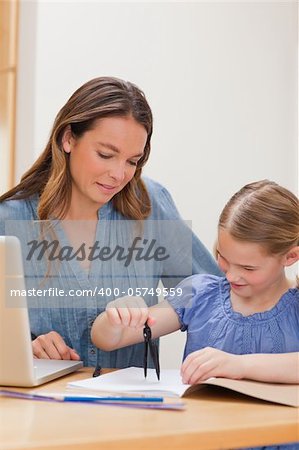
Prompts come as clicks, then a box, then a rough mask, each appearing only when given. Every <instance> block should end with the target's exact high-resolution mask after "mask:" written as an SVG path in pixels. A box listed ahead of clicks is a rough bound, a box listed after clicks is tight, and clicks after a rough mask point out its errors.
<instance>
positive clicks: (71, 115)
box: [0, 77, 153, 220]
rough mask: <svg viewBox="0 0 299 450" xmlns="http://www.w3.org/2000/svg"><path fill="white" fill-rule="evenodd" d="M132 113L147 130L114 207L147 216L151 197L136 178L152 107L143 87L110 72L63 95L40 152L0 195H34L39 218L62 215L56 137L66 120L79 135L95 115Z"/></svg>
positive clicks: (64, 157) (61, 166)
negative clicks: (134, 166) (64, 98)
mask: <svg viewBox="0 0 299 450" xmlns="http://www.w3.org/2000/svg"><path fill="white" fill-rule="evenodd" d="M128 116H132V117H133V118H134V119H135V120H136V121H137V122H138V123H139V124H141V125H142V126H143V127H144V128H145V130H146V132H147V141H146V144H145V148H144V154H143V156H142V158H141V159H140V160H139V161H138V165H137V169H136V172H135V174H134V177H133V178H132V180H131V181H130V182H129V183H128V184H127V185H126V186H125V187H124V189H122V191H120V192H119V193H117V194H116V195H115V196H114V197H113V200H112V201H113V204H114V206H115V208H116V210H117V211H119V212H120V213H121V214H123V215H124V217H126V218H129V219H136V220H142V219H145V218H146V217H148V216H149V214H150V211H151V202H150V198H149V194H148V192H147V189H146V187H145V185H144V183H143V181H142V180H141V172H142V167H143V166H144V164H145V163H146V161H147V159H148V157H149V154H150V141H151V136H152V128H153V119H152V112H151V109H150V107H149V105H148V103H147V100H146V98H145V96H144V94H143V92H142V91H141V90H140V89H139V88H138V87H137V86H135V85H134V84H133V83H130V82H128V81H123V80H120V79H118V78H112V77H99V78H95V79H93V80H90V81H88V82H87V83H85V84H84V85H83V86H81V87H80V88H79V89H77V90H76V91H75V92H74V94H73V95H72V96H71V97H70V98H69V100H68V101H67V102H66V104H65V105H64V106H63V108H62V109H61V110H60V111H59V113H58V114H57V116H56V119H55V122H54V125H53V128H52V131H51V134H50V138H49V141H48V143H47V145H46V148H45V150H44V152H43V153H42V154H41V156H40V157H39V158H38V159H37V161H36V162H35V163H34V164H33V166H32V167H31V168H30V169H29V170H28V171H27V172H26V173H25V174H24V175H23V177H22V179H21V182H20V183H19V184H18V185H17V186H16V187H14V188H13V189H11V190H10V191H8V192H6V193H5V194H4V195H2V196H1V197H0V202H2V201H5V200H9V199H26V198H29V197H31V196H33V195H36V194H37V195H38V196H39V204H38V216H39V219H40V220H48V219H50V218H51V217H53V214H55V218H57V219H63V218H64V216H65V214H66V212H67V211H68V208H69V206H70V200H71V191H72V180H71V174H70V169H69V154H68V153H66V152H65V151H64V150H63V147H62V137H63V134H64V132H65V130H66V128H67V127H68V126H70V128H71V132H72V135H73V136H74V137H75V138H80V137H81V136H83V134H84V133H85V132H86V131H89V130H91V129H92V128H93V126H94V124H95V122H96V121H97V120H98V119H102V118H106V117H128Z"/></svg>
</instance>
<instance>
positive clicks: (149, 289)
mask: <svg viewBox="0 0 299 450" xmlns="http://www.w3.org/2000/svg"><path fill="white" fill-rule="evenodd" d="M151 135H152V113H151V109H150V107H149V105H148V103H147V101H146V98H145V96H144V94H143V93H142V92H141V91H140V90H139V89H138V88H137V87H136V86H135V85H133V84H132V83H129V82H125V81H123V80H120V79H116V78H111V77H100V78H96V79H93V80H91V81H89V82H87V83H86V84H84V85H83V86H81V87H80V88H79V89H78V90H77V91H76V92H75V93H74V94H73V95H72V96H71V97H70V99H69V100H68V101H67V103H66V104H65V105H64V107H63V108H62V109H61V110H60V112H59V113H58V115H57V117H56V119H55V122H54V125H53V129H52V132H51V134H50V138H49V141H48V144H47V146H46V148H45V150H44V152H43V153H42V154H41V156H40V157H39V158H38V160H37V161H36V162H35V163H34V164H33V166H32V167H31V168H30V169H29V171H28V172H26V173H25V175H24V176H23V178H22V180H21V182H20V183H19V184H18V185H17V186H16V187H15V188H13V189H11V190H10V191H8V192H7V193H6V194H4V195H2V197H0V234H13V235H17V236H19V238H20V240H21V243H22V247H23V252H24V256H26V258H25V272H26V282H27V288H28V289H29V288H32V289H31V290H30V294H32V296H31V297H30V298H29V297H28V302H29V315H30V322H31V329H32V333H33V334H34V335H35V336H37V337H36V339H34V340H33V352H34V355H35V356H36V357H38V358H53V359H60V358H63V359H79V358H81V359H82V360H83V361H84V363H85V365H90V366H93V365H96V364H101V365H102V366H104V367H125V366H128V365H137V366H138V365H141V364H142V361H143V359H142V358H143V348H142V347H141V346H140V345H139V346H138V345H135V346H131V347H128V348H126V349H121V350H117V351H114V352H107V353H106V352H103V351H100V350H96V349H95V347H94V346H93V345H92V343H91V339H90V330H91V326H92V324H93V321H94V319H95V318H96V317H97V315H98V314H99V313H100V312H102V311H103V310H104V309H105V306H106V304H107V303H108V302H109V301H111V300H113V299H114V298H116V297H120V296H122V295H136V294H137V295H138V294H140V293H141V294H142V295H143V297H144V298H145V300H146V302H147V303H148V304H149V305H151V304H154V303H156V302H157V297H158V294H159V293H160V291H159V288H158V283H159V281H160V280H162V282H163V285H164V286H165V287H166V288H169V289H170V288H174V286H176V284H177V283H178V282H179V281H180V280H181V279H183V278H185V277H186V276H188V275H191V274H192V273H203V272H204V273H205V272H208V273H213V274H219V270H218V269H217V266H216V263H215V262H214V260H213V259H212V257H211V255H210V254H209V253H208V252H207V250H206V249H205V247H204V246H203V245H202V244H201V242H200V241H199V240H198V239H197V238H196V237H195V236H194V235H193V234H191V233H190V232H189V229H188V227H187V226H186V225H185V224H184V223H183V221H182V220H181V219H180V216H179V214H178V212H177V210H176V207H175V205H174V203H173V201H172V198H171V196H170V195H169V193H168V192H167V191H166V189H165V188H163V187H162V186H161V185H159V184H158V183H155V182H153V181H151V180H148V179H146V180H145V179H142V178H141V172H142V167H143V166H144V164H145V163H146V161H147V160H148V157H149V154H150V142H151ZM20 220H22V223H20ZM36 221H47V222H42V223H43V224H44V225H45V224H48V223H49V221H50V223H51V224H52V228H51V230H52V231H51V230H50V231H49V228H48V229H47V228H46V227H45V226H43V227H40V224H41V222H36ZM136 221H138V222H137V226H136ZM36 223H38V228H36V226H35V225H36ZM36 229H38V232H37V234H36ZM32 230H34V231H33V232H32ZM41 230H42V231H41ZM45 230H46V231H45ZM47 230H48V231H47ZM32 233H33V234H32ZM47 233H48V234H47ZM49 236H51V237H52V240H51V239H50V238H49ZM45 237H46V238H47V239H43V238H45ZM191 255H193V256H192V257H191ZM57 261H58V263H57ZM37 286H38V287H40V288H41V289H42V297H38V296H36V295H34V289H33V288H36V287H37ZM138 289H139V291H138ZM140 289H143V291H140ZM84 292H85V293H86V295H84Z"/></svg>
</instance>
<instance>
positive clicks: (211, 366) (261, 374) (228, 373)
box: [181, 347, 299, 384]
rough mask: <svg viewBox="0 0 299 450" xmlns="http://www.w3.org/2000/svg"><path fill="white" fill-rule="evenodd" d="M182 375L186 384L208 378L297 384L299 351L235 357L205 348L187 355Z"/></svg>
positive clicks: (298, 380) (298, 381) (298, 379)
mask: <svg viewBox="0 0 299 450" xmlns="http://www.w3.org/2000/svg"><path fill="white" fill-rule="evenodd" d="M181 374H182V378H183V382H184V383H187V384H196V383H199V382H201V381H204V380H207V379H208V378H210V377H224V378H232V379H242V378H246V379H249V380H256V381H265V382H269V383H271V382H272V383H298V384H299V352H294V353H277V354H273V353H271V354H264V353H261V354H250V355H234V354H232V353H226V352H223V351H222V350H218V349H215V348H210V347H206V348H203V349H201V350H198V351H195V352H193V353H190V354H189V355H188V356H187V358H186V359H185V361H184V363H183V365H182V368H181Z"/></svg>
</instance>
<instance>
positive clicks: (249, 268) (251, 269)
mask: <svg viewBox="0 0 299 450" xmlns="http://www.w3.org/2000/svg"><path fill="white" fill-rule="evenodd" d="M243 269H244V270H249V271H253V270H254V268H253V267H243Z"/></svg>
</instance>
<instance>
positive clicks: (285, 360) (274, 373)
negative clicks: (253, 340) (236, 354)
mask: <svg viewBox="0 0 299 450" xmlns="http://www.w3.org/2000/svg"><path fill="white" fill-rule="evenodd" d="M241 358H242V359H243V361H242V366H243V370H242V375H243V376H242V378H248V379H251V380H257V381H267V382H270V383H271V382H272V383H297V384H299V352H293V353H277V354H273V353H271V354H262V353H261V354H253V355H242V356H241Z"/></svg>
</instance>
